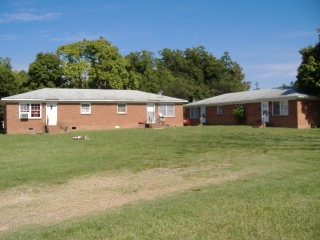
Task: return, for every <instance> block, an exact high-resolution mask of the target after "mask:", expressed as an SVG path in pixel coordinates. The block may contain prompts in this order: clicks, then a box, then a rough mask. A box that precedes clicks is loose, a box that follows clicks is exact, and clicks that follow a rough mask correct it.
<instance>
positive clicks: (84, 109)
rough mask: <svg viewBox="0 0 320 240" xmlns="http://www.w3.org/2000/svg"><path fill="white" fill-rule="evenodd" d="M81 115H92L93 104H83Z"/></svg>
mask: <svg viewBox="0 0 320 240" xmlns="http://www.w3.org/2000/svg"><path fill="white" fill-rule="evenodd" d="M80 113H81V114H91V104H90V103H81V105H80Z"/></svg>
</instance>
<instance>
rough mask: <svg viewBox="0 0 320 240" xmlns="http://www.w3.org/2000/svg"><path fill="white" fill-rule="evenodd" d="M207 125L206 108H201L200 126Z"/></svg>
mask: <svg viewBox="0 0 320 240" xmlns="http://www.w3.org/2000/svg"><path fill="white" fill-rule="evenodd" d="M205 123H206V107H205V106H201V108H200V124H205Z"/></svg>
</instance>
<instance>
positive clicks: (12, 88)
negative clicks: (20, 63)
mask: <svg viewBox="0 0 320 240" xmlns="http://www.w3.org/2000/svg"><path fill="white" fill-rule="evenodd" d="M16 93H17V84H16V82H15V78H14V75H13V74H12V71H11V69H10V68H8V67H7V66H6V65H2V64H0V98H2V97H7V96H10V95H12V94H16Z"/></svg>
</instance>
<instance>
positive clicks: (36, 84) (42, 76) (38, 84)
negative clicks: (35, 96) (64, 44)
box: [27, 53, 63, 89]
mask: <svg viewBox="0 0 320 240" xmlns="http://www.w3.org/2000/svg"><path fill="white" fill-rule="evenodd" d="M28 74H29V77H30V78H29V81H28V83H27V86H28V88H29V89H39V88H44V87H61V86H63V78H62V69H61V61H60V59H59V56H58V55H57V54H53V53H38V54H37V57H36V60H35V61H34V62H33V63H31V64H30V66H29V71H28Z"/></svg>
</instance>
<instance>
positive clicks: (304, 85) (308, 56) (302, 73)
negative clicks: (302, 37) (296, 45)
mask: <svg viewBox="0 0 320 240" xmlns="http://www.w3.org/2000/svg"><path fill="white" fill-rule="evenodd" d="M317 31H318V34H319V35H318V43H316V44H315V45H314V46H309V47H306V48H303V49H301V50H300V51H299V52H300V54H301V56H302V61H301V64H300V66H299V68H298V75H297V81H296V82H295V83H294V86H295V87H296V88H298V89H300V90H302V91H304V92H307V93H312V94H316V95H318V96H319V97H320V28H319V29H317Z"/></svg>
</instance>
